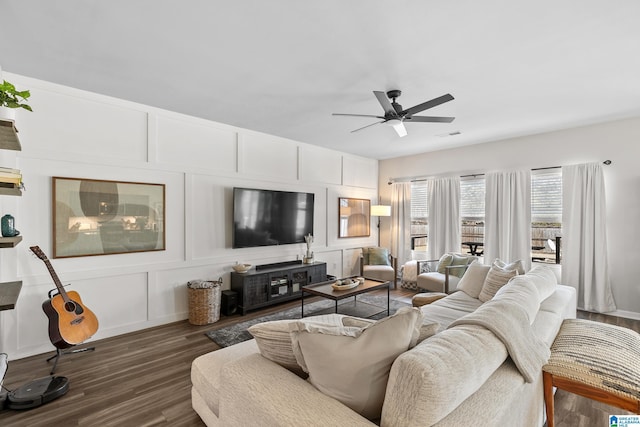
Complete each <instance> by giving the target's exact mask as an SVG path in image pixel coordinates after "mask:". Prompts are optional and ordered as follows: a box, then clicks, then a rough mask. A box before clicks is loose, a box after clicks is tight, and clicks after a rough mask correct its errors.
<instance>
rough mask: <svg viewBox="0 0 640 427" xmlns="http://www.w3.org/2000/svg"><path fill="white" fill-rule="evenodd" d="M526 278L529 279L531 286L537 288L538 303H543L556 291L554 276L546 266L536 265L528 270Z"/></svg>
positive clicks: (556, 281) (556, 282)
mask: <svg viewBox="0 0 640 427" xmlns="http://www.w3.org/2000/svg"><path fill="white" fill-rule="evenodd" d="M526 276H527V277H530V278H531V280H532V282H533V284H534V285H535V286H536V288H538V294H540V301H544V300H545V299H547V298H549V297H550V296H551V294H553V292H554V291H555V290H556V285H557V284H558V280H557V279H556V274H555V273H554V272H553V270H552V269H551V268H550V267H548V266H546V265H537V266H535V267H533V268H532V269H531V270H529V272H528V273H527V274H526Z"/></svg>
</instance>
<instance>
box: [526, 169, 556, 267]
mask: <svg viewBox="0 0 640 427" xmlns="http://www.w3.org/2000/svg"><path fill="white" fill-rule="evenodd" d="M561 226H562V169H561V168H553V169H542V170H535V171H532V172H531V247H532V250H533V251H532V260H533V261H534V262H536V261H537V262H548V263H556V262H559V261H560V257H559V255H560V252H559V251H560V247H559V246H560V231H561ZM556 253H557V254H558V256H556Z"/></svg>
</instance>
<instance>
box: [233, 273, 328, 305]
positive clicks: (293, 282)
mask: <svg viewBox="0 0 640 427" xmlns="http://www.w3.org/2000/svg"><path fill="white" fill-rule="evenodd" d="M325 280H327V263H326V262H314V263H313V264H301V263H289V264H286V265H285V263H283V264H280V265H274V266H273V267H271V266H269V267H268V268H262V267H261V268H259V269H257V270H255V271H254V270H250V271H249V272H247V273H236V272H235V271H232V272H231V290H233V291H235V292H237V293H238V306H239V308H240V310H241V313H242V315H244V314H245V313H246V312H247V311H249V310H254V309H257V308H262V307H267V306H270V305H273V304H277V303H279V302H283V301H290V300H293V299H297V298H301V297H302V291H301V288H302V287H303V286H306V285H310V284H312V283H318V282H324V281H325Z"/></svg>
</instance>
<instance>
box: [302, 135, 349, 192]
mask: <svg viewBox="0 0 640 427" xmlns="http://www.w3.org/2000/svg"><path fill="white" fill-rule="evenodd" d="M300 180H302V181H311V182H324V183H327V184H338V185H339V184H340V182H341V180H342V154H341V153H339V152H338V151H332V150H327V149H325V148H320V147H315V146H313V145H307V144H301V145H300Z"/></svg>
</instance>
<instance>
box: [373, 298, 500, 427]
mask: <svg viewBox="0 0 640 427" xmlns="http://www.w3.org/2000/svg"><path fill="white" fill-rule="evenodd" d="M434 304H435V303H434ZM432 305H433V304H432ZM506 358H507V350H506V349H505V346H504V345H503V344H502V342H501V341H500V340H499V339H498V337H496V336H495V335H494V334H493V333H492V332H490V331H489V330H487V329H484V328H482V327H478V326H472V325H462V326H456V327H455V328H451V329H447V330H445V331H443V332H441V333H439V334H436V335H434V336H433V337H431V338H429V339H428V340H425V341H423V342H422V343H420V344H419V345H417V346H416V347H415V348H414V349H412V350H410V351H407V352H405V353H403V354H402V355H400V356H399V357H398V358H397V359H396V361H395V362H394V363H393V367H392V368H391V372H390V375H389V382H388V385H387V393H386V397H385V401H384V406H383V409H382V419H381V422H380V425H383V426H389V427H395V426H397V427H400V426H431V425H434V424H436V423H437V422H438V421H440V420H441V419H442V418H444V417H445V416H446V415H447V414H448V413H450V412H451V411H453V410H454V409H455V408H456V407H458V406H459V405H460V404H461V403H462V402H464V401H465V399H467V398H468V397H469V396H471V395H472V394H473V393H475V392H476V391H477V390H478V389H479V388H480V387H481V386H482V385H483V384H484V383H485V381H486V380H487V378H489V377H490V376H491V375H492V374H493V372H494V371H495V370H496V369H497V368H498V367H499V366H500V365H501V364H502V363H503V362H504V361H505V359H506ZM495 398H499V397H497V396H496V397H495ZM469 415H470V416H472V414H469ZM468 421H469V420H468Z"/></svg>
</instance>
